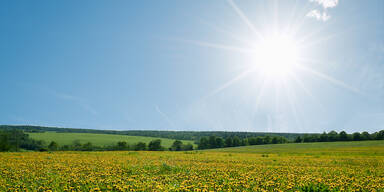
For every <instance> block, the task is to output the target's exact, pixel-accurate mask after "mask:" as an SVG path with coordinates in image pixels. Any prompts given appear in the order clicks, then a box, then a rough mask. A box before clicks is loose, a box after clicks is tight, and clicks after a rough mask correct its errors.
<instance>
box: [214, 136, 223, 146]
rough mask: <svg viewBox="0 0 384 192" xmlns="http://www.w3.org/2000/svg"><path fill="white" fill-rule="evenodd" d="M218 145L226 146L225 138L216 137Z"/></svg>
mask: <svg viewBox="0 0 384 192" xmlns="http://www.w3.org/2000/svg"><path fill="white" fill-rule="evenodd" d="M216 147H217V148H222V147H224V139H223V138H221V137H216Z"/></svg>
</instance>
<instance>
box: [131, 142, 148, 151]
mask: <svg viewBox="0 0 384 192" xmlns="http://www.w3.org/2000/svg"><path fill="white" fill-rule="evenodd" d="M133 149H134V150H135V151H145V150H147V144H146V143H144V142H138V143H136V144H135V145H134V147H133Z"/></svg>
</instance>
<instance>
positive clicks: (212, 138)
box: [208, 135, 217, 149]
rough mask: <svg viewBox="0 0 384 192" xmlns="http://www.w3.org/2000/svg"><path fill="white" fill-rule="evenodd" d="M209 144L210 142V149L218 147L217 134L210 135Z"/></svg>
mask: <svg viewBox="0 0 384 192" xmlns="http://www.w3.org/2000/svg"><path fill="white" fill-rule="evenodd" d="M208 144H209V148H210V149H213V148H217V146H216V136H213V135H211V136H209V138H208Z"/></svg>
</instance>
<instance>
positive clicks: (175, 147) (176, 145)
mask: <svg viewBox="0 0 384 192" xmlns="http://www.w3.org/2000/svg"><path fill="white" fill-rule="evenodd" d="M170 150H171V151H181V150H183V142H181V141H180V140H176V141H174V142H173V144H172V146H171V148H170Z"/></svg>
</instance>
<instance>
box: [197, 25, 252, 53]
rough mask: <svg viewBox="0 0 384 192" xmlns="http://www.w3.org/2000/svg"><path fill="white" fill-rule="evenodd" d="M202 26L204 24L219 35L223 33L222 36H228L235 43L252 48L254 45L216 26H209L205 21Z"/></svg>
mask: <svg viewBox="0 0 384 192" xmlns="http://www.w3.org/2000/svg"><path fill="white" fill-rule="evenodd" d="M202 22H203V23H204V24H206V25H207V26H209V27H211V28H212V29H214V30H216V31H217V32H220V33H223V34H226V35H228V36H230V37H231V38H232V39H234V40H236V41H239V42H241V43H244V44H246V45H248V46H250V47H254V44H253V43H251V42H250V41H249V40H248V39H244V38H242V37H240V36H239V35H235V34H234V33H232V32H230V31H228V30H226V29H224V28H221V27H218V26H215V25H213V24H210V23H208V22H205V21H202Z"/></svg>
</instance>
